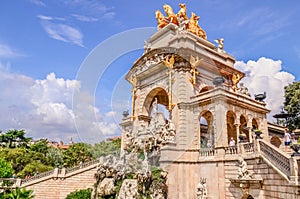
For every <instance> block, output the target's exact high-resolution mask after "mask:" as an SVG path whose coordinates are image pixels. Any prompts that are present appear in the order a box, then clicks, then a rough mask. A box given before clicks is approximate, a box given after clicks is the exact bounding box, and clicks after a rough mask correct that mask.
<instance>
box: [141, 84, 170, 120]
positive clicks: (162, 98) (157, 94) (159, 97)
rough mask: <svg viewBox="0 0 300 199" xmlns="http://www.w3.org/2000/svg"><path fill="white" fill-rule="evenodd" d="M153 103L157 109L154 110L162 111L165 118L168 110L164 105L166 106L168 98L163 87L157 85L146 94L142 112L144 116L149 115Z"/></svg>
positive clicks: (151, 111)
mask: <svg viewBox="0 0 300 199" xmlns="http://www.w3.org/2000/svg"><path fill="white" fill-rule="evenodd" d="M154 103H156V104H157V109H158V110H156V111H158V112H162V113H164V114H165V116H166V118H167V117H168V111H167V108H166V107H168V104H169V99H168V94H167V92H166V91H165V90H164V89H163V88H160V87H157V88H155V89H153V90H152V91H150V92H149V94H148V95H147V97H146V99H145V101H144V107H143V108H144V110H145V111H146V113H144V114H145V115H146V116H151V113H153V107H154V106H153V104H154Z"/></svg>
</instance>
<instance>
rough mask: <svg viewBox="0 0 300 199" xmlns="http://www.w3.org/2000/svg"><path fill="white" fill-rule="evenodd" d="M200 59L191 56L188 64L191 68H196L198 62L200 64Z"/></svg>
mask: <svg viewBox="0 0 300 199" xmlns="http://www.w3.org/2000/svg"><path fill="white" fill-rule="evenodd" d="M201 60H202V59H199V57H198V56H197V57H193V55H191V57H190V64H191V67H192V68H196V67H197V66H198V65H199V64H200V62H201Z"/></svg>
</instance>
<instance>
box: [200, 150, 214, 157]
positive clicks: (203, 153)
mask: <svg viewBox="0 0 300 199" xmlns="http://www.w3.org/2000/svg"><path fill="white" fill-rule="evenodd" d="M215 154H216V150H215V149H212V148H202V149H200V150H199V156H200V157H207V156H214V155H215Z"/></svg>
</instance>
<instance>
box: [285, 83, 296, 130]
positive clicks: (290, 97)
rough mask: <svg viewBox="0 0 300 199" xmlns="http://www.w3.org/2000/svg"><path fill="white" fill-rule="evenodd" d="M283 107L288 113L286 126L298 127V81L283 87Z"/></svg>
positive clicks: (292, 128)
mask: <svg viewBox="0 0 300 199" xmlns="http://www.w3.org/2000/svg"><path fill="white" fill-rule="evenodd" d="M284 90H285V102H284V109H285V110H286V111H287V113H288V114H289V117H288V119H287V126H288V128H289V129H291V130H294V129H300V81H299V82H294V83H292V84H289V85H288V86H285V87H284Z"/></svg>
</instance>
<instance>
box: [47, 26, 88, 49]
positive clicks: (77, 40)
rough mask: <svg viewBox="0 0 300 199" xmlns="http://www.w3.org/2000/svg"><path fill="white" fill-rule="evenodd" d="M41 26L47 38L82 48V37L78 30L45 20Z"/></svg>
mask: <svg viewBox="0 0 300 199" xmlns="http://www.w3.org/2000/svg"><path fill="white" fill-rule="evenodd" d="M42 26H43V28H44V30H45V31H46V32H47V33H48V35H49V37H51V38H53V39H56V40H60V41H64V42H70V43H74V44H76V45H78V46H81V47H84V45H83V41H82V39H83V35H82V33H81V32H80V30H78V29H76V28H74V27H72V26H69V25H66V24H56V23H52V22H49V21H46V20H43V23H42Z"/></svg>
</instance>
